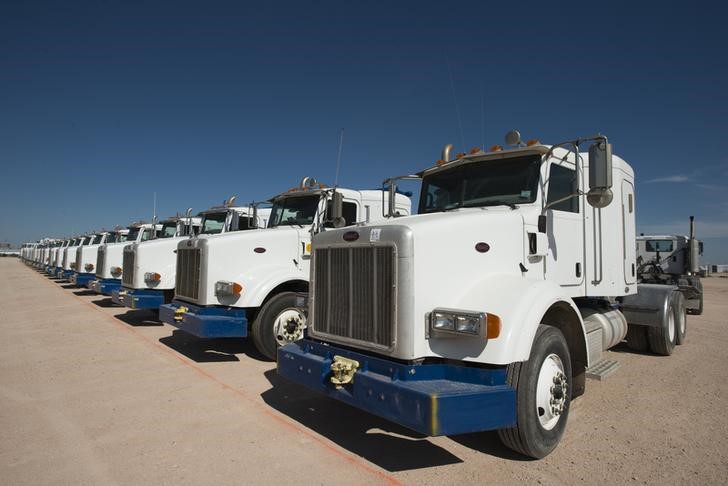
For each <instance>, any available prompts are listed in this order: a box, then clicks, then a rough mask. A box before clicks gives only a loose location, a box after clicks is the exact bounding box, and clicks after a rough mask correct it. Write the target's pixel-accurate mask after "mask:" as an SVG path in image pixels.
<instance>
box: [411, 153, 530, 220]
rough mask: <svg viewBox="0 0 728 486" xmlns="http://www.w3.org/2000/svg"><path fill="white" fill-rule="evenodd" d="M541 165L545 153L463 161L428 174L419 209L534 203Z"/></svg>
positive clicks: (435, 209)
mask: <svg viewBox="0 0 728 486" xmlns="http://www.w3.org/2000/svg"><path fill="white" fill-rule="evenodd" d="M540 167H541V157H540V156H539V155H529V156H525V157H517V158H507V159H499V160H486V161H482V162H473V163H470V164H463V165H461V166H459V167H456V168H454V169H452V170H446V171H443V172H437V173H435V174H432V175H430V176H425V178H424V179H423V181H422V191H421V193H420V207H419V212H420V213H433V212H437V211H447V210H448V209H454V208H460V207H476V206H499V205H507V206H512V205H514V204H524V203H532V202H534V201H535V200H536V191H537V189H538V180H539V168H540Z"/></svg>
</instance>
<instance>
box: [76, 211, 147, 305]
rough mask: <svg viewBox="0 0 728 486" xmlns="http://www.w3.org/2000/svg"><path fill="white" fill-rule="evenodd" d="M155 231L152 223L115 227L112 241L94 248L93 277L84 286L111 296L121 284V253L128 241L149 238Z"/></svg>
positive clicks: (136, 223)
mask: <svg viewBox="0 0 728 486" xmlns="http://www.w3.org/2000/svg"><path fill="white" fill-rule="evenodd" d="M155 231H156V229H155V226H154V225H153V224H149V223H144V222H141V221H140V222H135V223H132V224H130V225H129V226H127V227H126V228H118V227H117V228H115V230H114V232H115V233H116V236H115V237H114V242H113V243H111V242H110V243H105V244H103V245H101V246H99V248H98V250H96V265H95V268H94V272H95V273H94V274H95V278H94V279H93V280H90V281H89V282H88V283H87V284H86V286H87V287H88V288H89V289H90V290H93V291H94V292H96V293H97V294H102V295H107V296H111V292H112V291H114V290H116V289H118V288H119V287H120V286H121V258H122V257H121V255H122V251H123V250H124V246H126V245H127V243H128V242H130V241H142V240H148V239H151V238H152V236H153V234H154V232H155Z"/></svg>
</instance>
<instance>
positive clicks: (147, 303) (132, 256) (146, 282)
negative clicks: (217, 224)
mask: <svg viewBox="0 0 728 486" xmlns="http://www.w3.org/2000/svg"><path fill="white" fill-rule="evenodd" d="M191 211H192V210H191V209H190V210H189V211H188V214H187V217H185V218H183V217H180V216H174V217H171V218H168V219H165V220H162V221H161V222H160V224H161V225H162V230H161V231H160V232H159V236H158V237H157V238H154V239H152V240H148V241H145V242H141V243H131V244H128V245H126V246H125V247H124V252H123V259H122V277H121V287H120V288H119V289H118V290H114V291H113V292H112V294H111V299H112V300H113V301H114V303H115V304H117V305H121V306H126V307H130V308H132V309H157V308H159V306H160V305H162V304H163V303H165V302H169V301H170V300H171V299H172V296H171V295H169V294H170V292H172V291H173V289H174V264H175V254H174V249H175V248H177V241H179V240H180V239H183V238H185V237H189V236H190V235H193V234H197V233H199V232H200V224H201V222H202V218H200V217H199V216H194V217H193V216H192V214H191ZM223 212H225V211H223ZM170 267H171V275H170ZM135 284H137V285H139V287H135V286H134V285H135Z"/></svg>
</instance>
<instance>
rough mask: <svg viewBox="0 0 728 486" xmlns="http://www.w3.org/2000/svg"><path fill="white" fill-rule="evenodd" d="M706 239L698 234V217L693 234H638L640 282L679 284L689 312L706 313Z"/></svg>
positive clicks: (691, 218) (638, 272) (691, 217)
mask: <svg viewBox="0 0 728 486" xmlns="http://www.w3.org/2000/svg"><path fill="white" fill-rule="evenodd" d="M702 254H703V242H702V241H698V239H697V238H695V218H694V217H693V216H690V234H689V236H684V235H644V234H642V235H640V236H638V237H637V277H638V278H639V281H640V282H643V283H653V284H664V285H676V286H678V287H679V288H680V291H681V292H682V293H683V295H684V296H685V305H686V307H687V310H688V313H690V314H696V315H700V314H702V313H703V284H702V282H701V281H700V255H702Z"/></svg>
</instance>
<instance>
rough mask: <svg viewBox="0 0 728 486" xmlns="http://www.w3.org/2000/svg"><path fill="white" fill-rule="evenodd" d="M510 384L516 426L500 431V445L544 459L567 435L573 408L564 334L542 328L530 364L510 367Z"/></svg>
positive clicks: (508, 374)
mask: <svg viewBox="0 0 728 486" xmlns="http://www.w3.org/2000/svg"><path fill="white" fill-rule="evenodd" d="M507 383H508V385H510V386H511V387H513V388H514V389H515V390H516V426H515V427H512V428H509V429H501V430H499V431H498V436H499V437H500V439H501V442H503V445H505V446H506V447H508V448H509V449H512V450H514V451H516V452H519V453H521V454H523V455H525V456H530V457H533V458H536V459H540V458H542V457H545V456H546V455H548V454H549V453H550V452H551V451H552V450H554V448H556V446H557V445H558V443H559V441H560V440H561V437H562V436H563V435H564V430H565V429H566V421H567V419H568V416H569V407H570V405H571V392H572V390H571V388H572V386H571V383H572V376H571V356H570V354H569V348H568V346H567V345H566V339H565V338H564V335H563V334H562V333H561V331H559V330H558V329H557V328H555V327H552V326H547V325H544V324H540V325H539V326H538V329H537V330H536V337H535V338H534V342H533V348H532V349H531V356H530V357H529V359H528V361H524V362H518V363H511V364H509V365H508V368H507Z"/></svg>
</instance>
